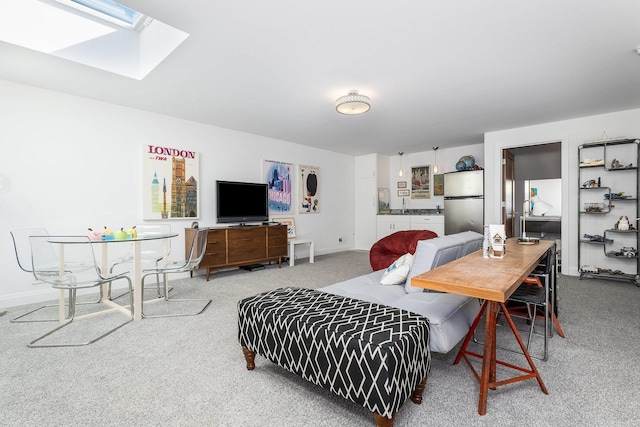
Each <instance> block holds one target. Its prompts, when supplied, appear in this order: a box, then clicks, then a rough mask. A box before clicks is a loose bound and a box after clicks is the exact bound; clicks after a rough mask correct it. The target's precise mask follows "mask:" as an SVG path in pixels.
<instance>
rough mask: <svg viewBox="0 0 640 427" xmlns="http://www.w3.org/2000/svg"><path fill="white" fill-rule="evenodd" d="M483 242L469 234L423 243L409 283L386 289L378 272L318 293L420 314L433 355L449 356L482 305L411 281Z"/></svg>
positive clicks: (478, 246) (381, 275)
mask: <svg viewBox="0 0 640 427" xmlns="http://www.w3.org/2000/svg"><path fill="white" fill-rule="evenodd" d="M482 239H483V236H482V234H479V233H476V232H473V231H465V232H462V233H456V234H451V235H448V236H442V237H436V238H434V239H429V240H421V241H419V242H418V245H417V248H416V252H415V254H414V257H413V265H412V266H411V269H410V271H409V273H408V276H407V280H406V282H405V283H401V284H397V285H382V284H380V280H381V279H382V277H383V274H384V273H385V271H386V270H378V271H374V272H372V273H369V274H366V275H364V276H360V277H356V278H354V279H350V280H347V281H344V282H339V283H335V284H333V285H330V286H326V287H324V288H320V289H318V290H319V291H323V292H327V293H331V294H335V295H341V296H344V297H349V298H355V299H359V300H364V301H369V302H373V303H377V304H382V305H387V306H391V307H397V308H401V309H405V310H408V311H410V312H413V313H417V314H420V315H422V316H424V317H426V318H427V319H429V329H430V348H431V351H434V352H437V353H448V352H449V351H450V350H451V349H452V348H453V347H455V346H456V344H458V342H460V340H461V339H462V338H464V336H465V335H466V334H467V333H468V332H469V328H470V327H471V324H472V322H473V320H474V318H475V317H476V315H477V314H478V311H479V309H480V305H479V302H478V300H477V299H475V298H469V297H464V296H461V295H455V294H448V293H441V292H434V291H426V290H424V289H422V288H417V287H415V286H411V278H412V277H414V276H416V275H418V274H421V273H423V272H425V271H428V270H431V269H434V268H436V267H438V266H440V265H443V264H446V263H447V262H450V261H453V260H455V259H457V258H460V257H463V256H465V255H467V254H469V253H471V252H474V251H476V250H479V249H480V248H481V246H482Z"/></svg>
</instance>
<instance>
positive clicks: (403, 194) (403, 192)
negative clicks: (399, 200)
mask: <svg viewBox="0 0 640 427" xmlns="http://www.w3.org/2000/svg"><path fill="white" fill-rule="evenodd" d="M410 195H411V191H410V190H398V197H409V196H410Z"/></svg>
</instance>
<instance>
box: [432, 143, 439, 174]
mask: <svg viewBox="0 0 640 427" xmlns="http://www.w3.org/2000/svg"><path fill="white" fill-rule="evenodd" d="M438 148H440V147H438V146H435V147H433V173H438Z"/></svg>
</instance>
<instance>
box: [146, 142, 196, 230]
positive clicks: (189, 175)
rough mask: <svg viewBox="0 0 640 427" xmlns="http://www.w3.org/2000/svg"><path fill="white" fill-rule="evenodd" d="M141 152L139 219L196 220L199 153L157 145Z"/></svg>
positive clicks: (149, 146) (147, 146)
mask: <svg viewBox="0 0 640 427" xmlns="http://www.w3.org/2000/svg"><path fill="white" fill-rule="evenodd" d="M142 148H143V154H142V161H143V164H142V174H143V178H142V218H143V219H181V218H199V211H200V209H199V207H200V165H199V156H198V153H197V152H195V151H191V150H186V149H183V148H173V147H160V146H156V145H143V147H142Z"/></svg>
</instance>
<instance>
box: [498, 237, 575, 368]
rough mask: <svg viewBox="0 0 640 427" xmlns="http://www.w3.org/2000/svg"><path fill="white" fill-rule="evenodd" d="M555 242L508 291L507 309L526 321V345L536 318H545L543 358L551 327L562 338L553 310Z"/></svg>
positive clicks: (551, 330) (545, 354) (560, 328)
mask: <svg viewBox="0 0 640 427" xmlns="http://www.w3.org/2000/svg"><path fill="white" fill-rule="evenodd" d="M555 288H556V286H555V246H553V247H551V248H549V250H548V251H547V256H546V257H545V260H544V261H543V262H541V263H540V264H538V266H537V267H536V269H534V271H533V272H532V273H531V275H530V276H529V277H527V278H526V279H525V280H524V282H523V283H522V284H521V285H520V286H519V287H518V288H517V289H516V291H515V292H514V293H513V294H511V296H510V297H509V300H508V303H509V304H508V310H509V314H510V315H511V316H512V317H514V316H515V317H523V318H526V319H527V322H528V323H529V331H528V332H529V334H528V339H527V349H528V348H529V346H530V344H531V339H532V337H533V334H534V333H535V327H536V319H543V320H544V333H543V336H544V351H543V357H542V360H544V361H546V360H548V358H549V338H550V337H551V336H553V328H554V327H555V329H556V330H557V332H558V335H560V336H561V337H563V338H564V331H563V330H562V327H561V326H560V322H558V318H557V316H556V313H555V307H554V301H555V300H556V289H555Z"/></svg>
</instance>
